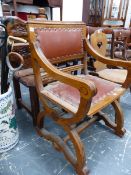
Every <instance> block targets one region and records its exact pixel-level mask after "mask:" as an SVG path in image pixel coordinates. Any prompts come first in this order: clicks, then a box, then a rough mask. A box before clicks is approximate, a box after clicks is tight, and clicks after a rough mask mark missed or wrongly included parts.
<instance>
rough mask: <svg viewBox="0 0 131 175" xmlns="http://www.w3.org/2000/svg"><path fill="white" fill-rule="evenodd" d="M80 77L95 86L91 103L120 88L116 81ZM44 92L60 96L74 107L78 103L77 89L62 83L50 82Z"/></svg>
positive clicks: (86, 76) (85, 76)
mask: <svg viewBox="0 0 131 175" xmlns="http://www.w3.org/2000/svg"><path fill="white" fill-rule="evenodd" d="M80 77H81V78H82V79H84V80H85V81H86V80H91V81H93V82H94V84H95V86H96V88H97V94H96V95H95V96H94V97H93V99H92V105H93V104H96V103H99V102H100V101H101V100H104V98H105V97H107V96H108V95H112V94H113V93H114V91H115V90H116V89H117V88H120V85H118V84H116V83H113V82H110V81H107V80H104V79H100V78H98V77H95V76H91V75H80ZM44 92H45V93H48V94H53V95H54V96H56V97H57V98H60V99H61V100H63V101H65V102H67V103H69V104H71V105H72V106H74V107H78V105H79V103H80V94H79V91H78V90H77V89H76V88H74V87H71V86H69V85H66V84H64V83H60V82H54V83H51V84H49V85H47V86H46V87H45V88H44Z"/></svg>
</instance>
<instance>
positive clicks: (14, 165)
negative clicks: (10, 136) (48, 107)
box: [0, 91, 131, 175]
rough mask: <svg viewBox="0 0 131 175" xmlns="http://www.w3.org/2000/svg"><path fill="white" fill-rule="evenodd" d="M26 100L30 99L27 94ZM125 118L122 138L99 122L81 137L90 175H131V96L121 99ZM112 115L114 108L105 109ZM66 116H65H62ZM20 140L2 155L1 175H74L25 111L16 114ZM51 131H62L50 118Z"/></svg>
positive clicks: (128, 94)
mask: <svg viewBox="0 0 131 175" xmlns="http://www.w3.org/2000/svg"><path fill="white" fill-rule="evenodd" d="M24 93H25V98H27V95H26V91H24ZM121 105H122V107H123V111H124V115H125V128H126V130H127V132H126V134H125V136H124V137H123V138H119V137H117V136H116V135H114V134H113V133H112V132H111V131H110V129H108V128H107V127H105V126H103V125H102V124H100V123H96V124H94V125H92V126H91V127H90V128H88V129H86V131H84V132H83V133H82V134H81V138H82V140H83V142H84V145H85V150H86V157H87V166H88V168H89V169H90V170H91V172H90V175H131V116H130V115H131V112H130V111H131V94H130V93H129V92H127V93H126V94H125V95H124V96H123V97H122V98H121ZM106 111H107V112H108V113H110V116H112V114H113V111H112V108H111V107H109V108H107V109H106ZM63 114H64V113H63ZM16 117H17V123H18V128H19V133H20V137H19V138H20V140H19V143H18V144H17V146H16V147H15V148H14V149H12V150H10V151H9V152H7V153H3V154H1V155H0V175H75V172H74V170H73V168H72V166H71V165H70V164H68V163H67V161H66V160H65V158H64V156H63V155H62V154H61V153H59V152H57V151H56V150H54V149H53V147H52V145H51V144H50V143H49V142H47V141H46V140H43V139H42V138H40V137H39V136H38V135H37V134H36V132H35V129H34V128H33V126H32V121H31V118H30V116H29V115H28V114H27V113H26V112H25V111H24V110H19V111H16ZM46 126H47V127H48V129H51V130H52V128H53V129H54V130H53V131H54V132H55V133H58V134H59V133H60V131H61V130H60V128H59V127H58V126H56V125H54V123H53V122H52V121H50V120H49V119H48V120H46Z"/></svg>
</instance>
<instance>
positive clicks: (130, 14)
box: [125, 0, 131, 27]
mask: <svg viewBox="0 0 131 175" xmlns="http://www.w3.org/2000/svg"><path fill="white" fill-rule="evenodd" d="M130 19H131V0H129V6H128V11H127V17H126V23H125V27H129V24H130Z"/></svg>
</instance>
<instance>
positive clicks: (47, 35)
mask: <svg viewBox="0 0 131 175" xmlns="http://www.w3.org/2000/svg"><path fill="white" fill-rule="evenodd" d="M36 32H37V34H38V41H39V45H40V47H41V49H42V50H43V52H44V54H45V56H46V57H47V58H48V59H49V60H50V61H55V60H57V61H58V60H60V61H61V62H62V59H64V58H70V57H72V56H73V55H74V56H75V55H78V54H82V53H83V43H82V39H81V35H82V34H81V30H80V29H50V30H49V29H47V30H46V29H42V30H37V31H36Z"/></svg>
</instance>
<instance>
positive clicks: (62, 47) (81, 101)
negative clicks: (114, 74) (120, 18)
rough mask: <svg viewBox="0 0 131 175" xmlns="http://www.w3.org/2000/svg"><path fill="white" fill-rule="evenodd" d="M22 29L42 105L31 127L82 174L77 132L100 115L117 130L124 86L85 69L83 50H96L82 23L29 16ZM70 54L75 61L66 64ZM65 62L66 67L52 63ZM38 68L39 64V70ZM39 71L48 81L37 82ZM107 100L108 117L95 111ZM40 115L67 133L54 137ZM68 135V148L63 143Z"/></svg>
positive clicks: (40, 77) (84, 173)
mask: <svg viewBox="0 0 131 175" xmlns="http://www.w3.org/2000/svg"><path fill="white" fill-rule="evenodd" d="M28 33H29V42H30V45H31V58H32V64H33V70H34V75H35V83H36V88H37V93H38V96H39V99H40V100H41V102H42V105H43V109H44V110H41V112H40V113H39V114H38V116H37V127H36V129H37V132H38V134H39V135H40V136H42V137H44V138H46V139H47V140H49V141H51V142H52V143H53V145H54V147H55V148H56V149H57V150H58V151H61V152H62V153H63V154H64V156H65V158H66V159H67V160H68V161H69V162H70V163H71V164H72V166H73V167H74V169H75V171H76V173H77V174H78V175H87V174H88V173H89V171H88V169H87V167H86V164H85V160H86V155H85V152H84V146H83V143H82V141H81V139H80V136H79V134H80V133H81V132H82V131H83V130H84V129H85V128H87V127H88V126H90V125H91V124H92V123H93V122H95V121H96V120H97V121H98V120H103V121H104V122H105V124H106V125H107V126H108V127H110V128H112V129H113V130H114V131H115V133H116V134H117V135H119V136H123V135H124V133H125V129H124V128H123V113H122V110H121V107H120V105H119V102H118V100H117V99H119V97H120V96H121V95H122V94H123V93H124V91H125V88H123V87H121V86H120V85H118V84H115V83H113V82H110V81H107V80H103V79H101V78H99V77H95V76H91V75H88V71H87V57H86V52H87V51H88V52H89V53H90V54H96V55H97V53H96V52H95V51H94V50H93V48H92V47H91V46H90V45H89V44H88V42H87V41H86V26H85V24H84V23H71V22H70V23H69V22H49V21H45V22H39V24H38V22H37V23H36V22H35V21H29V22H28ZM99 57H100V59H101V56H100V55H99ZM103 59H104V58H102V60H103ZM73 60H77V63H78V64H77V65H72V61H73ZM66 62H68V67H62V66H59V67H58V66H57V65H58V63H59V65H60V63H66ZM41 69H44V74H43V75H42V74H40V70H41ZM75 70H79V71H78V72H79V74H80V75H76V76H75V75H74V73H73V72H74V71H75ZM80 70H82V71H80ZM81 72H82V73H83V74H81ZM43 76H44V77H47V78H51V79H53V82H51V83H48V84H46V85H45V86H43V82H44V81H45V79H43ZM49 101H50V102H51V103H53V104H55V105H57V106H58V107H59V108H61V109H64V110H65V111H66V112H67V114H70V115H68V117H67V115H66V117H65V116H64V115H63V116H61V115H60V114H59V113H58V112H57V111H56V110H55V108H52V107H50V105H49V103H48V102H49ZM110 104H111V105H112V106H113V108H114V110H115V115H114V117H115V120H114V122H113V121H111V120H110V119H109V118H108V117H107V115H105V114H104V113H103V112H101V110H102V109H103V108H105V107H107V106H108V105H110ZM46 117H49V118H50V119H52V120H54V121H55V123H57V124H58V125H60V126H61V127H62V128H63V130H64V131H65V132H66V133H67V135H66V136H63V137H60V136H58V135H56V134H54V133H51V132H49V131H48V130H47V129H46V128H45V126H44V123H43V121H44V119H45V118H46ZM86 119H87V120H86ZM69 140H70V141H71V142H72V144H73V147H74V150H75V151H73V152H72V151H71V149H70V146H69V145H68V144H67V142H68V141H69Z"/></svg>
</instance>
